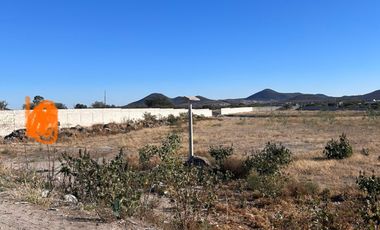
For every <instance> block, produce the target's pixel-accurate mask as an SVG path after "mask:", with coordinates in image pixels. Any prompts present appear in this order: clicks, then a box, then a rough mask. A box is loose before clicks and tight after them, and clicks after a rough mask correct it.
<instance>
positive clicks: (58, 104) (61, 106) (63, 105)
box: [55, 102, 67, 109]
mask: <svg viewBox="0 0 380 230" xmlns="http://www.w3.org/2000/svg"><path fill="white" fill-rule="evenodd" d="M55 107H57V109H67V106H66V105H65V104H62V103H59V102H58V103H55Z"/></svg>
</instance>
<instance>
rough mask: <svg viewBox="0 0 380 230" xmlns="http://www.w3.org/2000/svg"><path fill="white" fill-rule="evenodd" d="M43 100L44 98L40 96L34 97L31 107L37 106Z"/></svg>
mask: <svg viewBox="0 0 380 230" xmlns="http://www.w3.org/2000/svg"><path fill="white" fill-rule="evenodd" d="M43 100H45V99H44V97H42V96H39V95H37V96H35V97H34V99H33V107H35V106H37V105H38V104H40V103H41V101H43Z"/></svg>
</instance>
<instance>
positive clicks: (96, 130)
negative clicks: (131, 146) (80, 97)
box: [4, 119, 170, 142]
mask: <svg viewBox="0 0 380 230" xmlns="http://www.w3.org/2000/svg"><path fill="white" fill-rule="evenodd" d="M169 124H170V123H169V122H168V121H167V119H165V120H155V119H151V120H150V119H146V120H141V121H128V122H125V123H122V124H116V123H109V124H104V125H103V124H98V125H93V126H91V127H82V126H80V125H77V126H75V127H72V128H61V129H60V130H59V138H58V140H63V141H64V140H66V139H69V138H81V137H91V136H99V135H110V134H119V133H128V132H130V131H133V130H139V129H142V128H153V127H158V126H163V125H169ZM25 131H26V130H25V129H19V130H15V131H13V132H12V133H11V134H9V135H7V136H5V137H4V141H5V142H27V141H28V137H27V136H26V134H25Z"/></svg>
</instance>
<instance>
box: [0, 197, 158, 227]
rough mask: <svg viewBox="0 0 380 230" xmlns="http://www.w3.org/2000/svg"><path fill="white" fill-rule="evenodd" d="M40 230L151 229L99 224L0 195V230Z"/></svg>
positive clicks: (136, 224) (127, 224) (131, 223)
mask: <svg viewBox="0 0 380 230" xmlns="http://www.w3.org/2000/svg"><path fill="white" fill-rule="evenodd" d="M16 229H17V230H21V229H25V230H26V229H28V230H37V229H38V230H40V229H52V230H56V229H81V230H84V229H99V230H103V229H104V230H119V229H136V230H142V229H153V228H150V227H149V226H146V225H145V224H143V223H139V222H138V221H126V222H123V223H121V222H119V223H117V222H115V223H101V222H99V220H98V219H96V218H86V217H80V218H78V217H77V216H71V215H67V214H65V212H63V211H62V210H59V209H58V210H55V209H53V210H46V209H43V208H41V207H37V206H35V205H31V204H28V203H25V202H17V201H14V200H12V199H11V198H10V196H9V195H7V194H6V193H4V192H2V193H0V230H16Z"/></svg>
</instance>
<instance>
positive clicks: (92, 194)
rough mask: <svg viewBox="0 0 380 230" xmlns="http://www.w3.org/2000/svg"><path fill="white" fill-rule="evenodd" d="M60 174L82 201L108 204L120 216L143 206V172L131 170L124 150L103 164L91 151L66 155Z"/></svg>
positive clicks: (71, 190) (69, 189) (69, 190)
mask: <svg viewBox="0 0 380 230" xmlns="http://www.w3.org/2000/svg"><path fill="white" fill-rule="evenodd" d="M60 161H61V170H60V173H62V174H63V175H64V179H63V181H64V185H63V186H64V190H65V192H66V193H70V194H73V195H74V196H76V197H77V198H78V199H79V200H81V201H84V202H88V203H95V204H99V205H101V204H105V205H107V206H108V207H110V208H112V210H113V212H114V214H115V216H116V217H122V216H130V215H132V214H133V213H134V212H135V211H136V210H137V208H138V207H139V202H140V197H141V190H140V189H139V188H141V183H142V181H143V180H142V179H143V177H142V175H141V173H139V172H136V171H133V170H131V168H130V167H129V166H128V163H127V161H126V160H125V159H124V154H123V151H122V150H120V153H119V154H118V155H117V156H116V157H115V158H114V159H112V160H110V161H105V160H103V162H101V163H99V162H97V161H95V160H94V159H92V158H91V157H90V154H89V153H88V152H87V151H84V153H82V151H80V152H79V156H78V157H73V156H70V155H68V154H66V153H64V154H62V159H60Z"/></svg>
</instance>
